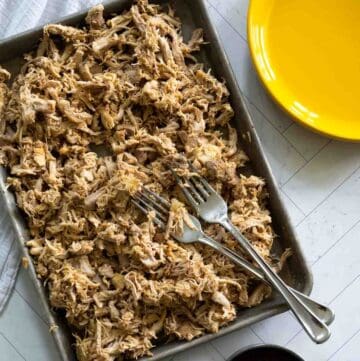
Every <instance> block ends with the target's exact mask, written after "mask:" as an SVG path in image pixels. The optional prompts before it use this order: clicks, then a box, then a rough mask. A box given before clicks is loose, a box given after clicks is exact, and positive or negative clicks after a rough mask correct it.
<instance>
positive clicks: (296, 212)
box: [280, 189, 306, 226]
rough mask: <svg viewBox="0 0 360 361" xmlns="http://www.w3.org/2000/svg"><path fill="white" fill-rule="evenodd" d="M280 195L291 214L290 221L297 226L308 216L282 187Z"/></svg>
mask: <svg viewBox="0 0 360 361" xmlns="http://www.w3.org/2000/svg"><path fill="white" fill-rule="evenodd" d="M280 195H281V199H282V200H283V202H284V204H285V208H286V210H287V212H288V214H289V217H290V221H291V222H292V224H293V225H294V226H297V225H298V224H299V223H300V222H301V221H303V220H304V218H305V217H306V216H305V214H304V212H303V211H302V210H301V209H300V208H299V207H298V206H297V205H296V204H295V203H294V202H293V201H292V200H291V199H290V198H289V197H288V196H287V195H286V194H285V193H284V192H283V191H282V190H281V189H280Z"/></svg>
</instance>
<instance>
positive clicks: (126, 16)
mask: <svg viewBox="0 0 360 361" xmlns="http://www.w3.org/2000/svg"><path fill="white" fill-rule="evenodd" d="M86 23H87V26H86V27H84V28H83V29H76V28H73V27H70V26H65V25H47V26H45V28H44V32H43V38H42V40H41V42H40V45H39V47H38V49H37V50H36V51H34V52H33V53H31V54H28V55H26V64H25V65H24V66H23V68H22V70H21V72H20V74H19V75H18V76H17V77H16V78H15V79H14V81H13V83H12V86H11V88H10V89H9V88H8V86H7V85H6V82H7V81H8V79H9V76H10V75H9V73H8V72H7V71H6V70H4V69H2V68H0V147H1V150H0V164H3V165H4V166H6V167H7V168H8V170H9V175H10V176H9V178H8V184H9V186H10V187H11V189H12V190H13V191H14V192H15V194H16V199H17V204H18V206H19V207H20V208H21V209H22V210H23V212H24V213H25V215H26V218H27V222H28V226H29V230H30V235H31V239H30V240H29V241H28V242H27V246H28V247H29V249H30V254H31V255H32V256H33V258H34V263H35V266H36V271H37V273H38V276H39V278H40V279H41V280H42V281H43V282H44V284H46V286H47V288H48V290H49V298H50V302H51V305H52V306H53V307H54V308H57V309H61V310H63V311H64V313H65V315H66V318H67V321H68V323H69V325H70V326H71V327H72V332H73V334H74V335H75V338H76V349H77V355H78V359H79V360H81V361H92V360H94V361H95V360H96V361H100V360H102V361H112V360H123V359H133V358H138V357H140V356H143V355H150V354H151V348H152V347H153V346H154V345H155V343H159V342H165V341H167V340H169V339H174V338H177V339H181V340H192V339H193V338H195V337H198V336H200V335H202V334H204V333H206V332H217V331H218V330H219V329H220V328H221V327H223V326H224V325H226V324H228V323H229V322H230V321H232V320H234V318H235V317H236V314H237V312H241V308H246V307H252V306H255V305H257V304H259V303H260V302H262V301H263V300H264V299H265V298H266V297H268V296H269V294H270V292H271V290H270V289H269V288H268V287H267V286H265V285H263V284H261V283H259V282H258V281H257V280H256V279H254V278H253V277H251V276H249V275H248V274H246V273H244V272H243V271H242V270H241V269H240V268H239V267H237V266H235V265H234V264H233V263H232V262H231V261H229V260H228V259H226V258H224V257H223V256H221V255H219V254H218V253H216V252H215V251H213V250H212V249H209V248H207V247H205V246H201V245H183V244H178V243H176V241H174V240H173V239H172V238H171V237H170V234H171V233H172V232H179V231H180V232H181V229H182V226H183V224H184V222H189V219H188V216H187V212H186V211H185V208H184V203H185V202H184V199H183V197H182V195H181V192H180V191H179V189H178V188H177V187H176V182H175V179H174V178H173V176H172V174H171V173H170V172H169V170H168V165H169V164H171V165H172V166H173V167H175V168H176V169H177V171H178V172H179V173H181V174H183V175H185V176H186V174H189V173H190V171H189V169H188V165H187V161H186V160H185V159H187V160H190V161H191V162H192V164H193V165H194V166H195V167H196V168H197V169H198V170H199V171H200V173H201V174H202V175H203V176H205V177H207V179H209V181H210V182H211V184H212V186H213V187H214V188H215V189H216V190H217V191H218V192H220V193H221V194H222V196H223V197H224V198H225V199H226V200H227V202H228V204H229V205H230V211H231V219H232V221H233V223H234V224H235V225H236V226H238V227H239V229H240V230H241V231H242V232H243V233H244V234H245V235H246V237H248V239H249V240H250V241H251V242H252V244H253V245H254V246H255V247H256V248H257V250H258V251H259V252H260V253H261V255H262V256H263V257H264V258H265V259H266V260H267V261H268V262H271V257H270V249H271V247H272V242H273V239H274V232H273V230H272V226H271V217H270V214H269V211H268V210H267V209H266V207H265V202H266V197H267V193H266V190H265V184H264V181H263V180H262V179H260V178H258V177H256V176H253V175H252V176H244V175H241V172H240V170H241V168H242V167H244V166H245V163H246V161H247V157H246V155H245V154H244V152H243V151H242V150H241V149H240V148H239V146H238V142H237V134H236V131H235V129H234V128H233V127H232V126H231V125H230V123H229V122H230V120H231V118H232V117H233V114H234V112H233V110H232V108H231V105H230V104H229V101H228V96H229V92H228V90H227V88H226V86H225V85H224V83H223V82H221V81H219V80H217V79H216V78H215V77H214V76H213V75H212V74H211V71H210V70H207V69H206V68H205V66H204V65H203V64H201V63H199V62H198V61H197V60H196V58H195V56H194V53H195V52H196V51H198V50H199V49H200V46H201V44H202V43H203V38H202V32H201V30H196V31H195V32H194V33H193V35H192V37H191V39H190V40H188V41H187V42H185V41H184V40H183V38H182V33H181V23H180V21H179V19H178V18H176V17H175V15H174V13H173V10H172V9H171V8H170V10H168V12H165V11H164V10H163V9H161V8H160V7H159V6H158V5H152V4H148V2H147V0H138V1H136V2H135V4H134V5H133V6H132V7H131V9H130V10H129V11H126V12H124V13H122V14H120V15H116V16H113V17H112V18H109V19H104V17H103V6H102V5H98V6H96V7H95V8H93V9H92V10H90V11H89V13H88V15H87V17H86ZM143 185H147V187H149V188H150V189H152V190H153V191H155V192H157V193H159V194H161V195H162V196H163V197H165V198H167V199H169V200H171V204H172V206H171V216H170V219H169V222H168V227H167V229H166V231H165V232H164V231H162V230H160V229H158V228H156V227H155V225H154V224H153V221H152V217H151V215H149V217H148V218H146V217H144V215H142V214H141V213H140V212H139V211H138V210H137V209H135V208H134V206H133V205H132V203H131V202H130V199H131V195H133V194H135V193H136V192H137V191H138V190H139V189H140V188H141V187H142V186H143ZM204 228H205V232H206V233H207V234H208V235H209V236H212V237H214V238H215V239H216V240H217V241H219V242H223V243H224V244H226V246H228V247H230V248H232V249H234V250H236V251H238V252H241V249H240V248H239V246H238V244H237V242H236V241H235V240H234V239H233V238H232V237H231V236H230V235H229V234H228V233H226V232H225V231H224V230H223V229H222V228H221V227H219V226H217V225H208V226H206V227H204ZM282 261H283V260H282Z"/></svg>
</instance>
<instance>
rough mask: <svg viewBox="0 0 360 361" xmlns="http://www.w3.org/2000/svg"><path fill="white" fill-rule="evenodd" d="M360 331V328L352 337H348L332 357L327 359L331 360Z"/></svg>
mask: <svg viewBox="0 0 360 361" xmlns="http://www.w3.org/2000/svg"><path fill="white" fill-rule="evenodd" d="M359 333H360V328H359V329H358V330H357V331H356V332H355V333H354V334H353V335H352V336H351V337H350V338H348V339H347V341H346V342H345V343H344V344H343V345H342V346H340V347H339V348H338V349H337V350H336V351H335V352H334V353H332V354H331V355H330V357H329V358H328V359H327V361H330V360H331V359H332V358H333V357H334V356H335V355H336V354H337V353H338V352H339V351H340V350H341V349H343V348H344V347H345V346H346V345H347V344H348V343H349V342H350V341H351V340H352V339H353V338H355V337H356V336H357V335H358V334H359Z"/></svg>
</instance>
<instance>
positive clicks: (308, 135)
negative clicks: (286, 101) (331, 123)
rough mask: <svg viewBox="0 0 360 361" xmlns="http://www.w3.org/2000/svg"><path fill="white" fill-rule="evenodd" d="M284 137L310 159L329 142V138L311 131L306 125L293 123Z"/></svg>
mask: <svg viewBox="0 0 360 361" xmlns="http://www.w3.org/2000/svg"><path fill="white" fill-rule="evenodd" d="M284 137H285V138H286V139H287V140H288V141H289V142H290V143H291V144H292V145H293V146H294V147H295V149H297V150H298V151H299V153H301V154H302V155H303V157H304V158H305V159H306V160H307V161H309V160H310V159H311V158H313V157H314V156H315V155H316V154H317V153H318V152H319V151H320V150H321V149H322V148H323V147H324V146H325V145H326V144H327V143H329V139H327V138H325V137H323V136H321V135H319V134H316V133H313V132H311V131H310V130H308V129H306V128H305V127H303V126H301V125H299V124H297V123H293V124H292V125H291V126H290V127H289V128H288V129H287V130H286V131H285V132H284Z"/></svg>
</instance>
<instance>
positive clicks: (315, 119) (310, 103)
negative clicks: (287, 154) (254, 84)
mask: <svg viewBox="0 0 360 361" xmlns="http://www.w3.org/2000/svg"><path fill="white" fill-rule="evenodd" d="M248 39H249V45H250V52H251V56H252V58H253V61H254V63H255V66H256V69H257V71H258V73H259V74H260V78H261V80H262V81H263V83H264V84H265V86H266V88H267V89H268V90H269V92H270V93H271V94H272V96H273V97H274V98H275V99H276V100H277V102H278V103H279V104H280V105H281V106H282V107H283V108H284V109H285V110H286V111H288V112H289V113H290V114H291V115H292V116H293V117H294V118H296V119H297V120H299V121H300V122H301V123H302V124H304V125H306V126H308V127H310V128H312V129H314V130H316V131H318V132H320V133H323V134H326V135H329V136H331V137H335V138H339V139H345V140H355V141H360V0H251V2H250V7H249V14H248Z"/></svg>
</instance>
